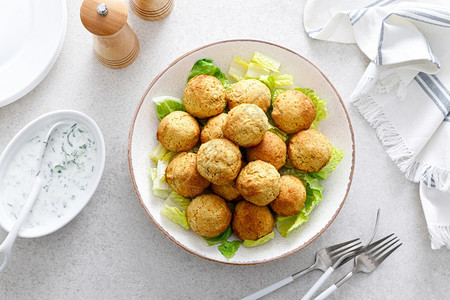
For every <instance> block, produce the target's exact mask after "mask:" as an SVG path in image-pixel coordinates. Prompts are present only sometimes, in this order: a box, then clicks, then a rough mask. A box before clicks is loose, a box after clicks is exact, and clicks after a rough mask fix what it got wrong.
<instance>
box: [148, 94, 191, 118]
mask: <svg viewBox="0 0 450 300" xmlns="http://www.w3.org/2000/svg"><path fill="white" fill-rule="evenodd" d="M152 100H153V102H154V103H155V105H156V115H157V116H158V119H159V120H160V121H161V120H162V119H163V118H164V117H165V116H167V115H168V114H170V113H171V112H173V111H177V110H181V111H186V109H185V108H184V105H183V100H181V99H180V98H175V97H171V96H161V97H155V98H153V99H152Z"/></svg>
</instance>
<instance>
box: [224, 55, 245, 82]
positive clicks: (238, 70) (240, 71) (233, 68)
mask: <svg viewBox="0 0 450 300" xmlns="http://www.w3.org/2000/svg"><path fill="white" fill-rule="evenodd" d="M247 68H248V63H247V62H245V61H243V60H242V59H240V58H239V57H237V56H234V57H233V60H232V61H231V64H230V68H229V69H228V76H230V77H231V78H232V79H233V80H235V81H241V80H243V79H244V78H245V73H247Z"/></svg>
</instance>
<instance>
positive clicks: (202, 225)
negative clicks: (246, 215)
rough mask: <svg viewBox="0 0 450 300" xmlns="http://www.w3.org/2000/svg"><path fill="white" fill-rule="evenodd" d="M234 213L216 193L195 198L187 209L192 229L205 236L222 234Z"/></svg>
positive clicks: (187, 216)
mask: <svg viewBox="0 0 450 300" xmlns="http://www.w3.org/2000/svg"><path fill="white" fill-rule="evenodd" d="M231 216H232V213H231V211H230V209H229V208H228V205H227V203H226V202H225V200H223V199H222V198H220V197H219V196H217V195H214V194H205V195H201V196H198V197H196V198H194V199H193V200H192V201H191V203H189V206H188V208H187V210H186V218H187V221H188V224H189V226H190V227H191V229H192V230H193V231H194V232H195V233H197V234H199V235H201V236H205V237H214V236H216V235H219V234H221V233H222V232H224V231H225V229H227V228H228V226H230V223H231Z"/></svg>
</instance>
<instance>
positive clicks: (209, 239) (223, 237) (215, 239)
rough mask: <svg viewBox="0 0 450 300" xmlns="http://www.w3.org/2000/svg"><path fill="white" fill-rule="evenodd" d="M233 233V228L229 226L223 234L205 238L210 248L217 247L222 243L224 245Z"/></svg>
mask: <svg viewBox="0 0 450 300" xmlns="http://www.w3.org/2000/svg"><path fill="white" fill-rule="evenodd" d="M232 233H233V230H232V229H231V226H228V228H227V229H225V231H224V232H222V233H221V234H219V235H217V236H214V237H205V236H204V237H203V238H204V239H205V241H206V242H207V243H208V245H209V246H213V245H217V244H220V243H223V242H224V241H226V240H227V238H229V237H230V235H231V234H232Z"/></svg>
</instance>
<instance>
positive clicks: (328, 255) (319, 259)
mask: <svg viewBox="0 0 450 300" xmlns="http://www.w3.org/2000/svg"><path fill="white" fill-rule="evenodd" d="M379 219H380V209H378V210H377V217H376V220H375V226H374V228H373V232H372V236H371V238H370V240H369V242H368V243H367V244H366V246H367V245H368V244H370V243H371V242H372V240H373V238H374V237H375V234H376V232H377V230H378V222H379ZM358 240H359V239H354V240H350V241H347V242H344V243H341V244H337V245H334V246H330V247H327V248H324V249H321V250H319V251H318V252H317V253H316V260H315V262H314V263H313V264H312V266H310V267H308V268H306V269H304V270H302V271H300V272H297V273H295V274H292V275H291V276H289V277H287V278H285V279H282V280H280V281H278V282H276V283H274V284H272V285H270V286H268V287H265V288H263V289H261V290H259V291H256V292H255V293H253V294H251V295H248V296H247V297H245V298H242V300H253V299H259V298H261V297H263V296H265V295H267V294H269V293H271V292H273V291H275V290H278V289H279V288H281V287H283V286H285V285H287V284H288V283H291V282H292V281H294V280H295V279H297V278H299V277H301V276H303V275H306V274H308V273H309V272H311V271H313V270H320V271H322V272H324V273H325V272H326V271H327V270H328V269H329V268H330V267H332V266H335V269H336V268H338V267H340V266H342V265H344V264H345V263H346V262H348V261H349V260H350V259H353V258H354V257H355V256H356V255H357V254H359V253H360V252H357V253H352V254H348V253H349V252H351V251H347V252H346V253H343V251H345V250H349V247H350V248H351V247H353V246H355V245H357V241H358ZM357 249H359V246H357ZM339 260H340V261H339ZM338 261H339V262H338Z"/></svg>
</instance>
